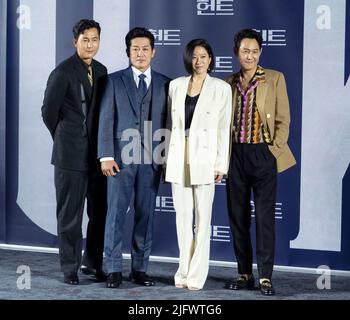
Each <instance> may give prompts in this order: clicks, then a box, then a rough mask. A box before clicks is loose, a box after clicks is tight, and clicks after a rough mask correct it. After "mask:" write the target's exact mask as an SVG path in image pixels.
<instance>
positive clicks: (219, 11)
mask: <svg viewBox="0 0 350 320" xmlns="http://www.w3.org/2000/svg"><path fill="white" fill-rule="evenodd" d="M233 14H234V10H233V0H197V15H198V16H215V15H217V16H233Z"/></svg>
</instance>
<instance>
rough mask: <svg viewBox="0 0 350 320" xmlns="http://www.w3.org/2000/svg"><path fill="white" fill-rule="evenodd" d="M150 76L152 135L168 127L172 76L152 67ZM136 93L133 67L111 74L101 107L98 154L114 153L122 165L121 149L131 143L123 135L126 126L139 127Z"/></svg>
mask: <svg viewBox="0 0 350 320" xmlns="http://www.w3.org/2000/svg"><path fill="white" fill-rule="evenodd" d="M151 76H152V80H151V81H152V83H151V88H152V100H151V106H150V110H149V113H150V117H149V120H151V121H152V136H153V133H154V132H155V131H156V130H158V129H165V125H166V116H167V96H168V86H169V81H170V79H169V78H168V77H166V76H164V75H162V74H160V73H158V72H155V71H153V70H152V71H151ZM137 94H138V93H137V88H136V85H135V81H134V78H133V71H132V69H131V67H129V68H127V69H124V70H120V71H117V72H115V73H112V74H110V75H109V76H108V81H107V85H106V89H105V92H104V95H103V97H102V101H101V109H100V119H99V131H98V157H99V158H102V157H114V160H115V161H116V162H117V164H118V166H119V168H122V167H123V166H125V163H122V161H121V160H122V159H121V153H122V149H123V147H125V146H126V145H127V144H129V143H130V141H122V139H121V138H122V134H123V132H124V130H127V129H135V130H139V128H140V116H139V110H138V108H139V106H138V103H137ZM146 120H148V119H146ZM158 143H159V141H153V150H154V147H155V146H156V145H157V144H158ZM152 159H153V157H152ZM153 167H154V169H155V170H158V169H159V167H160V166H158V165H156V164H155V163H154V162H153Z"/></svg>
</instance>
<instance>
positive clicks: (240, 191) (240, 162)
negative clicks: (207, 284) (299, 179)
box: [226, 29, 295, 295]
mask: <svg viewBox="0 0 350 320" xmlns="http://www.w3.org/2000/svg"><path fill="white" fill-rule="evenodd" d="M261 52H262V37H261V35H260V34H259V33H258V32H256V31H255V30H252V29H244V30H241V31H239V32H238V33H237V34H236V35H235V40H234V53H235V55H236V57H237V59H238V62H239V64H240V67H241V70H240V72H238V73H235V74H233V75H232V76H230V77H229V78H228V79H227V82H228V83H229V84H230V85H231V88H232V93H233V100H232V101H233V110H232V122H231V143H230V148H231V149H230V150H231V151H230V155H231V156H230V167H229V171H228V176H227V183H226V186H227V200H228V210H229V219H230V224H231V231H232V234H233V238H234V249H235V254H236V258H237V263H238V273H239V276H238V277H237V279H235V280H234V281H232V282H229V283H227V284H226V288H227V289H230V290H241V289H252V288H254V286H255V280H254V276H253V273H252V263H253V257H252V244H251V239H250V231H249V230H250V224H251V206H250V197H251V191H253V195H254V205H255V221H256V255H257V265H258V274H259V288H260V291H261V293H262V294H263V295H274V294H275V290H274V288H273V285H272V282H271V277H272V270H273V264H274V251H275V202H276V187H277V173H278V172H282V171H284V170H286V169H288V168H289V167H291V166H293V165H294V164H295V159H294V157H293V154H292V152H291V151H290V149H289V147H288V145H287V141H288V135H289V124H290V114H289V102H288V96H287V89H286V83H285V79H284V76H283V74H282V73H281V72H278V71H274V70H269V69H264V68H262V67H261V66H259V65H258V63H259V58H260V55H261Z"/></svg>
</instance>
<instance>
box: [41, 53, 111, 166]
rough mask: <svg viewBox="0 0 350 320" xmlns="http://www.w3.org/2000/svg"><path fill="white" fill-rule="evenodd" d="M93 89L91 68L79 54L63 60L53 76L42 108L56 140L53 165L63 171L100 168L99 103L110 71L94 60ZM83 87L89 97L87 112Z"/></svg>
mask: <svg viewBox="0 0 350 320" xmlns="http://www.w3.org/2000/svg"><path fill="white" fill-rule="evenodd" d="M92 69H93V71H92V72H93V83H94V85H93V87H91V86H90V84H89V81H88V77H87V68H86V66H85V64H84V62H83V61H82V60H81V59H80V58H79V56H78V55H77V54H74V55H73V56H72V57H70V58H68V59H67V60H65V61H63V62H62V63H61V64H60V65H59V66H57V67H56V68H55V69H54V70H53V71H52V72H51V74H50V77H49V79H48V82H47V87H46V90H45V97H44V102H43V106H42V108H41V111H42V117H43V120H44V123H45V125H46V126H47V128H48V129H49V131H50V133H51V136H52V138H53V150H52V158H51V163H52V164H53V165H55V166H58V167H60V168H63V169H70V170H79V171H85V170H88V169H89V168H91V166H97V167H98V168H99V167H100V166H99V164H98V161H97V132H98V114H99V102H100V101H99V100H100V96H101V94H102V91H103V90H104V84H105V81H106V77H105V76H106V74H107V69H106V67H105V66H104V65H102V64H101V63H99V62H98V61H96V60H93V61H92ZM81 84H82V85H83V88H84V93H85V98H86V110H84V109H83V104H82V93H81Z"/></svg>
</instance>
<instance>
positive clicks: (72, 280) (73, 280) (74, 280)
mask: <svg viewBox="0 0 350 320" xmlns="http://www.w3.org/2000/svg"><path fill="white" fill-rule="evenodd" d="M64 283H67V284H70V285H73V286H75V285H77V284H79V278H78V276H77V275H76V274H70V275H67V276H66V275H65V276H64Z"/></svg>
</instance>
